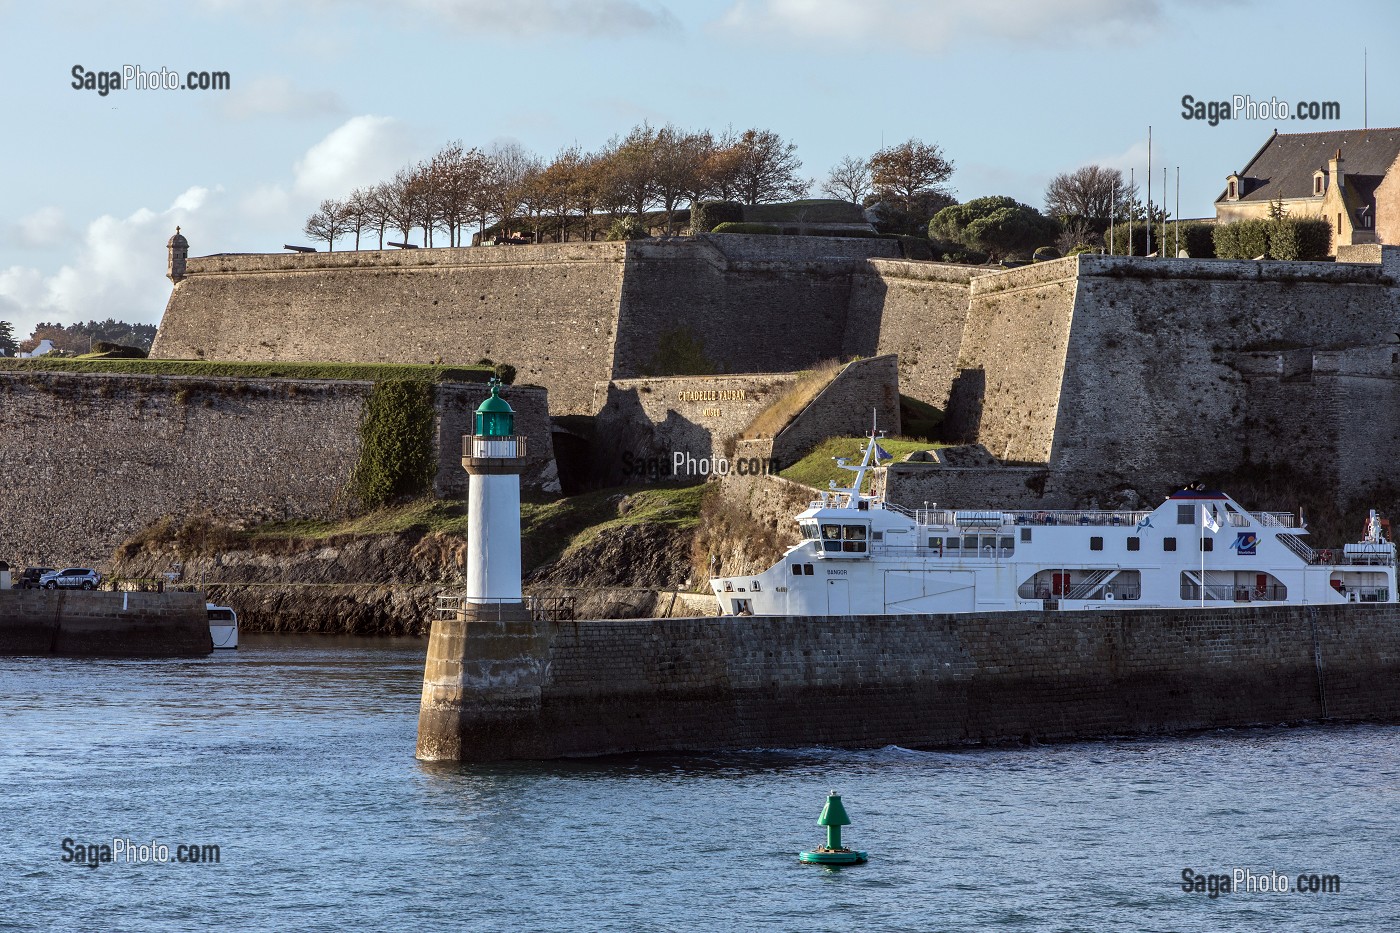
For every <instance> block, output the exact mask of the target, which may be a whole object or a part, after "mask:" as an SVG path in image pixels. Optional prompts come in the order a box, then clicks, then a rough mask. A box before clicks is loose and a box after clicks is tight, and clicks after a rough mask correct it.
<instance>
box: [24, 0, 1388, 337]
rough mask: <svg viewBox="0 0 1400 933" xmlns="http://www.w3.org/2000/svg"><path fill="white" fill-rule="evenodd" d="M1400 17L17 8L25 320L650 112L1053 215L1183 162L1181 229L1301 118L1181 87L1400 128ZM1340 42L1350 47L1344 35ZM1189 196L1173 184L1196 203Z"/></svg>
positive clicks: (1349, 13) (585, 5)
mask: <svg viewBox="0 0 1400 933" xmlns="http://www.w3.org/2000/svg"><path fill="white" fill-rule="evenodd" d="M1396 35H1400V4H1395V3H1391V2H1384V0H1363V2H1353V3H1349V4H1347V6H1346V12H1345V14H1344V15H1343V14H1341V13H1340V12H1339V10H1338V9H1330V8H1326V7H1318V6H1317V5H1316V4H1315V3H1305V2H1301V0H1283V2H1263V0H1261V2H1251V0H1234V2H1228V0H1225V2H1222V0H1215V2H1208V0H980V2H967V3H952V2H947V0H687V2H682V0H514V2H506V0H397V2H394V3H370V2H364V0H343V2H338V3H331V2H326V0H185V2H181V3H170V2H162V3H156V2H146V0H130V2H126V3H122V4H78V3H67V2H61V0H60V2H52V3H47V4H33V3H22V2H17V0H0V53H3V54H0V82H3V83H2V84H0V87H3V95H4V102H5V107H4V119H5V123H6V124H7V126H6V127H5V131H4V132H3V133H0V178H3V179H4V181H3V182H0V192H3V197H0V319H5V320H10V321H12V322H14V323H15V325H16V328H15V329H16V331H17V332H18V333H20V334H21V335H27V334H28V333H29V329H30V328H31V327H32V325H33V324H34V323H35V322H37V321H40V320H61V321H71V320H75V319H88V318H103V317H107V316H115V317H119V318H126V319H128V320H135V321H147V322H156V321H158V320H159V318H160V314H161V312H162V311H163V310H164V306H165V300H166V298H167V297H168V295H169V289H170V286H169V283H168V282H167V281H166V280H165V279H164V266H165V249H164V244H165V240H166V238H167V237H168V236H169V235H170V234H171V233H172V232H173V231H174V227H175V225H176V224H177V223H178V224H181V225H182V226H183V228H184V232H185V234H186V235H187V236H188V237H189V239H190V243H191V250H192V253H193V254H195V255H203V254H207V253H216V252H239V251H274V252H275V251H280V248H281V246H282V244H283V243H297V242H301V241H302V240H303V239H304V238H303V237H302V236H301V234H300V227H301V223H302V221H303V220H304V218H305V216H306V214H307V213H308V211H309V210H310V209H311V208H312V207H314V205H315V204H316V203H317V202H318V201H319V200H320V199H321V198H323V197H328V196H339V195H343V194H345V193H346V192H347V191H348V190H349V189H350V188H352V187H354V186H355V185H358V184H362V183H368V182H373V181H376V180H379V179H381V178H384V177H386V176H387V175H389V174H391V173H392V172H393V170H394V169H395V168H397V167H399V166H401V165H403V164H405V163H407V162H410V161H412V160H415V159H418V158H421V157H424V156H427V155H429V154H431V152H432V151H434V150H435V149H436V148H437V147H438V146H439V145H440V144H441V143H443V142H445V141H447V140H449V139H461V140H462V141H463V142H464V143H466V144H467V145H478V146H483V147H484V146H486V145H489V144H491V143H492V142H494V141H498V140H516V141H519V142H521V143H523V144H524V145H526V146H527V147H529V148H531V149H533V150H535V151H537V152H540V153H542V154H545V155H548V154H552V153H553V152H555V151H556V150H558V149H559V148H560V147H561V146H564V145H568V144H571V143H575V142H576V143H578V144H580V145H582V146H583V147H585V148H594V147H597V146H599V145H601V144H602V143H604V142H605V141H606V140H607V139H608V137H609V136H611V135H613V134H614V133H619V132H625V131H626V130H627V129H628V128H629V127H630V126H632V125H633V124H635V123H638V122H640V121H642V120H649V121H651V122H652V123H654V124H655V123H664V122H668V121H669V122H674V123H676V124H678V125H681V126H684V127H693V128H699V127H710V128H712V129H719V128H722V127H724V126H726V125H731V124H732V125H733V126H734V127H735V128H736V129H744V128H747V127H750V126H761V127H766V128H770V129H773V130H776V131H778V132H779V133H781V134H783V135H784V136H786V137H788V138H790V139H791V140H792V141H794V142H796V143H797V145H798V151H799V155H800V156H801V158H802V159H803V162H804V167H803V171H804V174H807V175H809V176H811V177H813V178H815V179H816V180H817V181H820V180H822V179H823V178H824V177H825V175H826V172H827V170H828V169H829V168H830V166H831V165H832V164H833V163H835V162H836V161H837V160H838V159H839V158H840V157H842V156H843V155H847V154H852V155H860V156H864V155H868V154H869V153H870V152H872V151H874V150H875V149H877V148H879V147H880V145H881V144H882V141H883V142H884V143H893V142H898V141H900V140H903V139H906V138H908V137H910V136H917V137H919V138H921V139H923V140H925V141H928V142H936V143H938V144H939V145H940V146H942V147H943V149H944V150H945V152H946V153H947V155H948V156H949V157H951V158H952V159H953V161H954V162H955V163H956V165H957V171H956V173H955V175H954V177H953V179H952V185H953V186H954V188H955V189H956V193H957V195H958V196H959V197H960V198H962V199H967V198H972V197H978V196H982V195H988V194H1008V195H1011V196H1013V197H1016V198H1018V199H1020V200H1023V201H1026V202H1028V203H1031V204H1034V205H1036V206H1040V205H1041V201H1042V194H1043V191H1044V188H1045V184H1046V182H1047V181H1048V180H1049V179H1050V177H1051V176H1053V175H1054V174H1055V173H1057V172H1060V171H1065V170H1068V169H1073V168H1075V167H1077V166H1079V165H1083V164H1085V163H1088V162H1100V163H1103V164H1109V165H1113V166H1116V167H1120V168H1123V169H1124V170H1126V169H1127V168H1129V167H1130V166H1136V167H1137V170H1138V178H1139V181H1141V180H1142V175H1143V172H1144V170H1145V168H1146V136H1147V127H1148V125H1149V124H1151V125H1152V126H1153V127H1154V130H1153V137H1154V149H1153V161H1154V166H1156V173H1157V175H1156V178H1155V179H1154V196H1155V195H1157V193H1158V192H1157V185H1158V183H1159V182H1160V177H1161V176H1160V171H1161V170H1160V166H1161V165H1163V164H1166V165H1169V166H1171V167H1172V169H1173V181H1174V170H1175V166H1177V165H1180V166H1181V207H1182V215H1183V216H1203V215H1209V214H1211V213H1212V207H1211V202H1212V201H1213V199H1214V198H1215V196H1216V195H1217V194H1218V193H1219V191H1220V189H1221V187H1222V186H1223V181H1224V176H1225V175H1226V174H1228V173H1229V172H1230V171H1231V170H1233V169H1238V168H1240V167H1242V166H1243V164H1244V163H1245V162H1246V161H1248V159H1249V158H1250V156H1251V155H1252V154H1253V153H1254V151H1255V150H1256V149H1258V147H1259V146H1260V145H1261V144H1262V143H1263V142H1264V140H1265V139H1266V138H1267V137H1268V135H1269V133H1270V132H1271V131H1272V130H1273V128H1274V127H1275V125H1278V123H1279V121H1275V120H1267V121H1254V122H1246V121H1239V122H1235V123H1231V122H1225V123H1221V124H1220V125H1218V126H1215V127H1210V126H1208V125H1206V124H1205V123H1203V122H1194V121H1186V120H1184V119H1182V116H1181V104H1180V101H1181V97H1182V95H1183V94H1192V95H1194V96H1195V97H1197V98H1198V99H1205V100H1215V99H1228V98H1230V97H1231V96H1232V95H1234V94H1249V95H1251V96H1253V97H1254V98H1256V99H1260V98H1263V99H1267V98H1269V97H1271V96H1276V97H1278V98H1280V99H1283V100H1288V101H1299V100H1335V101H1338V102H1340V104H1341V111H1342V119H1341V120H1340V121H1337V122H1329V123H1315V124H1301V125H1300V124H1298V123H1296V122H1295V123H1293V124H1292V125H1291V126H1290V125H1288V124H1287V123H1285V124H1284V125H1283V126H1282V127H1281V129H1283V130H1284V131H1297V130H1300V129H1309V128H1312V129H1343V128H1349V127H1353V126H1360V125H1361V122H1362V67H1361V44H1362V43H1364V42H1365V41H1366V39H1367V37H1368V36H1374V37H1376V40H1377V41H1375V42H1374V43H1372V44H1373V45H1374V46H1375V48H1372V54H1371V56H1370V101H1369V115H1370V125H1372V126H1394V125H1397V124H1400V91H1397V89H1400V62H1397V60H1396V59H1395V58H1394V57H1393V56H1391V55H1389V54H1386V53H1387V52H1388V49H1387V48H1386V47H1385V45H1384V44H1383V43H1386V40H1393V39H1394V37H1395V36H1396ZM1333 43H1339V44H1333ZM74 65H83V66H84V67H85V68H86V69H88V70H92V71H101V70H109V69H114V70H120V69H121V67H122V66H123V65H139V66H140V67H141V68H142V69H144V70H148V71H149V70H158V69H159V68H161V67H168V68H171V69H173V70H177V71H179V72H180V73H182V74H183V73H184V72H186V71H189V70H211V71H212V70H219V71H228V72H229V73H230V76H231V82H232V89H231V90H229V91H224V92H216V91H204V92H198V91H140V90H135V89H129V90H125V91H119V92H114V93H111V94H108V95H107V96H105V97H103V96H99V95H98V94H97V93H95V92H92V91H85V90H84V91H80V90H75V89H73V88H72V87H71V82H72V80H73V78H72V75H71V73H70V72H71V70H72V68H73V66H74ZM1173 197H1174V195H1173Z"/></svg>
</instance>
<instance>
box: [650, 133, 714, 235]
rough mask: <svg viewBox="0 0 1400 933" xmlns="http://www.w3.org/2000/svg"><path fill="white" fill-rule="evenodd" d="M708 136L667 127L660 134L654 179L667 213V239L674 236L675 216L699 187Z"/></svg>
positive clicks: (706, 152) (657, 193) (656, 151)
mask: <svg viewBox="0 0 1400 933" xmlns="http://www.w3.org/2000/svg"><path fill="white" fill-rule="evenodd" d="M710 144H711V140H710V135H709V134H708V133H689V132H686V131H684V130H682V129H680V128H679V127H676V126H673V125H671V124H669V123H668V124H667V125H666V126H663V127H662V128H661V129H659V130H657V132H656V139H655V150H654V157H653V160H652V166H653V176H654V178H655V185H656V197H657V199H658V200H659V201H660V202H661V209H662V210H663V211H665V212H666V235H667V236H670V235H671V233H672V232H673V228H672V222H671V221H672V215H673V214H674V213H675V211H676V209H677V208H678V207H679V206H680V204H681V202H682V201H684V200H687V199H688V198H689V197H690V193H691V192H693V191H694V190H695V189H696V188H697V187H699V180H700V179H701V177H702V174H703V173H702V169H703V166H704V161H705V157H706V155H707V154H708V146H709V145H710Z"/></svg>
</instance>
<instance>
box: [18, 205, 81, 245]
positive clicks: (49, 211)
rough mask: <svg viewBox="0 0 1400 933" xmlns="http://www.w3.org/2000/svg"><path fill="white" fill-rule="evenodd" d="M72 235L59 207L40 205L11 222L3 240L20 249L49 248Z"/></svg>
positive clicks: (60, 243)
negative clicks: (30, 212) (35, 209)
mask: <svg viewBox="0 0 1400 933" xmlns="http://www.w3.org/2000/svg"><path fill="white" fill-rule="evenodd" d="M72 235H73V231H72V229H71V228H70V227H69V226H68V221H67V219H66V218H65V217H64V216H63V211H62V210H61V209H59V208H57V207H41V208H39V209H38V210H37V211H35V212H34V213H32V214H28V215H26V216H24V217H21V218H20V219H19V220H18V221H16V222H15V223H14V224H12V225H11V227H10V229H9V230H7V231H6V235H5V240H6V242H7V243H9V244H10V245H12V246H18V247H19V248H20V249H51V248H53V247H55V246H61V245H62V244H63V243H64V241H66V240H68V239H69V237H71V236H72Z"/></svg>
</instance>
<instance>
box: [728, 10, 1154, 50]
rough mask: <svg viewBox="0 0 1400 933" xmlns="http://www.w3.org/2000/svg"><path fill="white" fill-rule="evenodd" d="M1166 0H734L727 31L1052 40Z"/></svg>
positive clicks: (1118, 27)
mask: <svg viewBox="0 0 1400 933" xmlns="http://www.w3.org/2000/svg"><path fill="white" fill-rule="evenodd" d="M1162 2H1163V0H1139V2H1132V3H1125V2H1123V0H977V2H975V3H966V2H960V0H735V2H734V3H733V5H732V6H730V8H729V9H728V10H727V11H725V13H724V15H723V16H722V17H720V19H719V21H718V24H717V25H718V27H719V28H720V29H722V30H724V31H728V32H732V33H736V34H740V35H745V36H747V37H750V38H753V39H758V40H763V41H772V40H773V39H774V38H799V39H808V40H819V41H827V42H831V43H833V44H839V45H850V44H851V43H861V44H880V45H902V46H905V47H908V48H913V49H917V50H919V51H942V50H944V49H946V48H947V47H948V46H949V44H950V43H951V42H953V41H955V40H969V39H974V38H994V39H1009V40H1015V41H1018V42H1023V43H1026V44H1032V45H1052V44H1055V43H1058V42H1063V41H1065V40H1068V39H1074V40H1075V41H1076V44H1078V43H1079V42H1082V40H1083V39H1084V38H1086V37H1088V38H1094V39H1099V40H1121V39H1123V38H1126V37H1128V36H1129V35H1130V30H1134V29H1136V30H1139V34H1142V32H1141V30H1143V29H1145V28H1149V27H1151V26H1152V24H1153V23H1155V22H1157V21H1158V20H1159V19H1160V17H1161V13H1162Z"/></svg>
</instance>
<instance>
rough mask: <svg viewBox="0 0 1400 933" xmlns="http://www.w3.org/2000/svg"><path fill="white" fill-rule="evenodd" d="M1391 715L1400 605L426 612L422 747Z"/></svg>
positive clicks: (902, 741) (911, 734)
mask: <svg viewBox="0 0 1400 933" xmlns="http://www.w3.org/2000/svg"><path fill="white" fill-rule="evenodd" d="M599 671H607V672H608V676H607V677H599V676H598V672H599ZM1397 717H1400V608H1397V607H1395V606H1380V605H1378V606H1368V607H1358V606H1329V607H1292V608H1281V607H1280V608H1266V609H1229V610H1208V609H1206V610H1196V609H1183V610H1164V609H1157V610H1120V611H1113V612H1050V613H1043V614H1042V613H984V614H968V615H937V616H921V617H914V616H860V617H844V618H789V617H782V616H759V617H740V618H736V617H732V616H730V617H722V618H707V619H645V620H637V621H577V622H534V623H530V622H522V623H477V622H472V623H465V622H454V621H442V620H439V621H436V622H434V623H433V632H432V636H431V638H430V641H429V646H428V658H427V664H426V668H425V672H424V683H423V696H422V704H421V712H420V717H419V726H418V757H420V758H423V759H429V760H443V759H446V760H452V759H461V760H495V759H512V758H558V757H567V756H586V755H602V754H609V753H614V752H638V751H671V750H701V749H716V748H774V747H793V746H796V747H807V746H814V745H825V746H843V747H874V746H882V745H890V744H897V745H905V746H916V747H918V746H925V747H927V746H951V745H958V744H963V743H976V742H996V741H1004V740H1033V739H1069V738H1077V737H1089V736H1100V735H1105V734H1131V733H1154V732H1163V731H1176V730H1188V729H1206V728H1224V727H1239V726H1249V725H1255V724H1270V725H1272V724H1277V723H1282V722H1298V721H1306V720H1324V719H1333V720H1368V719H1376V720H1393V719H1395V718H1397Z"/></svg>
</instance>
